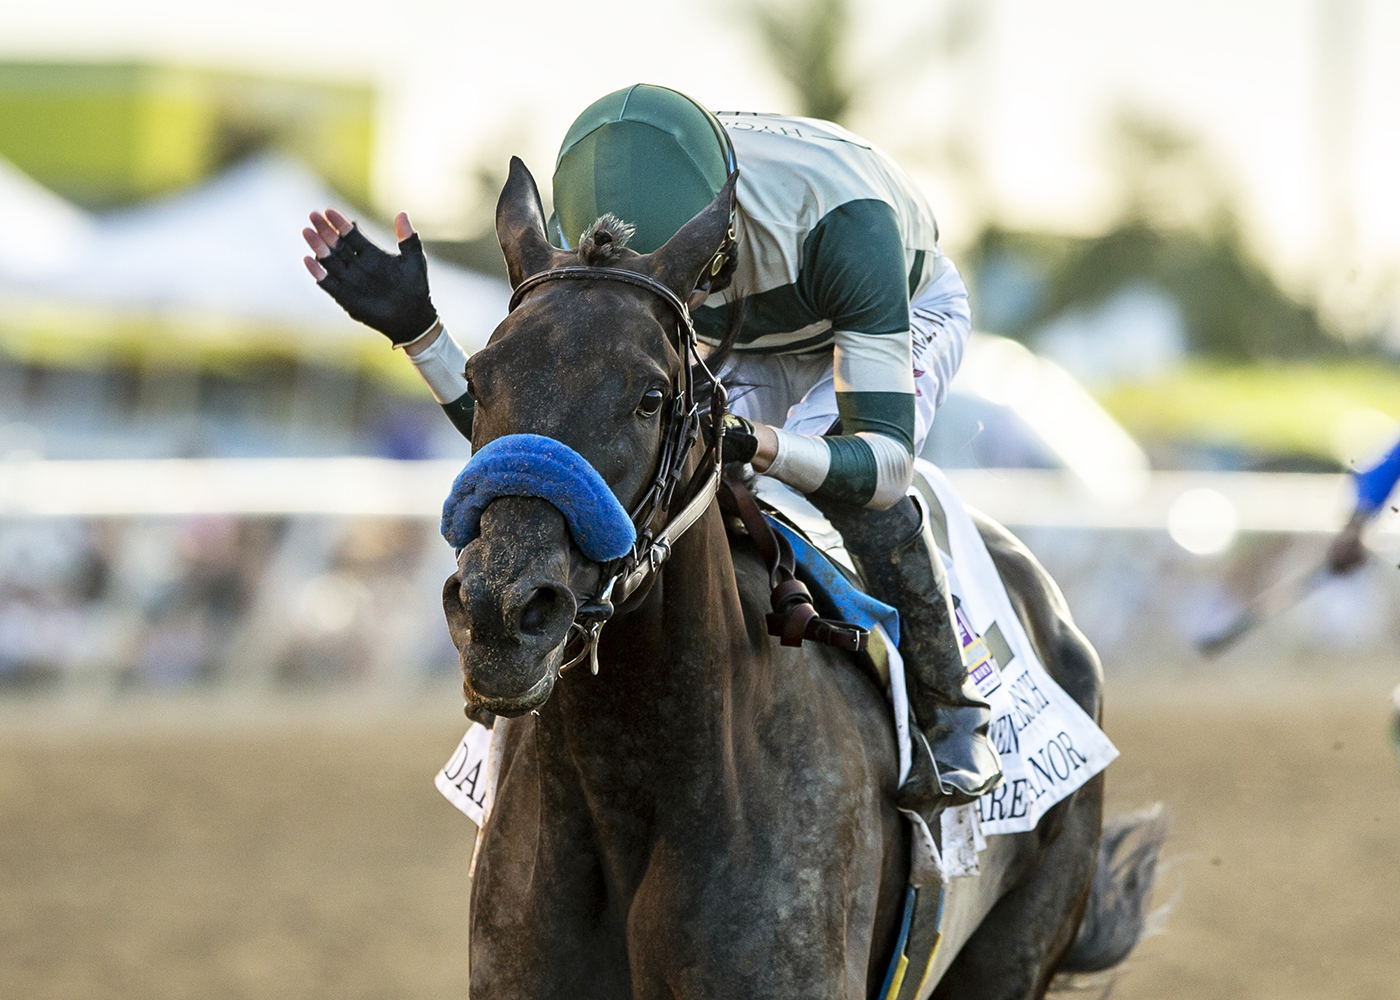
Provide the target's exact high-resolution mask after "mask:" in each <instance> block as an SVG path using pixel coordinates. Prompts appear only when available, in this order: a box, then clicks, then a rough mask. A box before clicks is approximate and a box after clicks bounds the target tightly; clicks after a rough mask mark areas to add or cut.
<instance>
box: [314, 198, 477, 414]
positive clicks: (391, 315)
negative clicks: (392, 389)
mask: <svg viewBox="0 0 1400 1000" xmlns="http://www.w3.org/2000/svg"><path fill="white" fill-rule="evenodd" d="M311 225H312V226H314V227H315V228H308V229H303V230H302V231H301V234H302V236H304V237H305V238H306V242H307V245H308V246H310V247H311V252H312V253H314V254H315V255H316V256H314V257H307V258H305V263H306V269H307V270H308V271H310V272H311V277H313V278H315V279H316V283H317V284H319V285H320V286H321V287H322V288H324V289H325V290H326V293H327V294H328V295H330V297H331V298H333V299H335V300H336V302H338V303H340V307H341V308H342V309H344V310H345V311H346V312H348V313H349V314H350V316H351V317H352V318H353V319H357V320H359V321H360V322H361V323H363V324H365V325H366V326H368V327H372V328H374V329H376V330H378V331H379V332H380V333H382V334H384V336H386V337H388V338H389V342H390V343H391V344H393V345H394V347H396V348H403V352H404V353H405V354H407V355H408V356H409V360H410V361H412V362H413V365H414V367H415V368H417V369H418V374H420V375H422V376H423V381H424V382H426V383H428V389H429V390H430V391H431V392H432V394H433V398H434V399H436V400H437V401H438V403H439V404H440V405H441V406H442V409H443V412H444V413H446V414H447V417H448V419H449V420H451V421H452V424H453V426H455V427H456V428H457V430H459V431H461V433H462V436H463V437H465V438H467V439H468V440H471V436H472V416H473V414H474V413H475V411H476V403H475V402H474V401H473V400H472V397H471V393H470V392H469V391H468V389H467V379H466V374H465V371H466V366H467V355H466V353H465V352H464V351H463V350H462V348H461V346H460V345H459V344H458V343H457V341H455V340H453V339H452V336H451V335H450V334H449V333H448V332H447V331H446V330H445V329H444V328H443V325H442V321H441V320H439V319H438V314H437V310H436V309H434V308H433V300H432V299H431V298H430V297H429V296H428V260H427V258H426V257H425V256H424V255H423V242H422V240H420V239H419V238H418V234H417V233H415V232H414V231H413V226H411V225H410V224H409V221H408V215H407V214H406V213H404V212H400V213H399V214H398V216H397V217H396V218H395V219H394V237H395V238H396V239H397V240H398V241H399V252H398V253H396V254H393V253H385V252H384V251H383V250H381V249H379V247H377V246H375V245H374V244H373V243H372V242H370V240H369V239H368V238H367V237H366V236H365V235H364V234H363V233H361V232H360V230H359V229H358V228H357V227H356V226H355V224H354V223H353V222H351V221H350V220H349V219H347V218H346V217H345V216H343V215H341V214H340V213H339V212H337V211H336V210H335V209H333V208H328V209H326V214H325V215H322V214H321V213H320V212H312V213H311Z"/></svg>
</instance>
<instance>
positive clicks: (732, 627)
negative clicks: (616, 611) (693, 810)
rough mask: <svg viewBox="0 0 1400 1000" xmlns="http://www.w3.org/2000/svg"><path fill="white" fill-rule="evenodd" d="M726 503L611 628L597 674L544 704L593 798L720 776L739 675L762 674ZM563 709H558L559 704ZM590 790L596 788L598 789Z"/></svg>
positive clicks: (577, 677) (569, 681) (656, 791)
mask: <svg viewBox="0 0 1400 1000" xmlns="http://www.w3.org/2000/svg"><path fill="white" fill-rule="evenodd" d="M748 650H749V644H748V642H747V641H746V638H745V624H744V614H743V610H742V608H741V606H740V594H739V588H738V584H737V583H736V580H735V574H734V564H733V561H732V559H731V557H730V553H729V543H728V539H727V537H726V535H725V530H724V522H723V519H722V517H721V515H720V513H719V509H718V505H712V506H711V508H710V510H709V511H708V512H707V513H706V514H705V515H704V516H703V517H702V518H701V519H700V520H699V521H697V522H696V524H695V525H694V526H693V527H692V528H691V529H690V531H688V532H687V533H686V534H685V535H683V536H682V537H681V538H680V539H679V540H678V541H677V542H676V544H675V547H674V549H673V554H672V556H671V559H670V561H669V562H668V563H667V565H666V567H665V569H664V570H663V572H662V577H661V579H660V580H659V581H658V582H657V584H656V586H655V588H654V589H653V592H652V593H651V594H650V595H649V596H648V597H647V598H646V600H644V601H643V603H642V604H641V606H639V607H638V608H637V609H636V610H634V611H632V612H631V613H629V614H627V615H624V616H622V617H620V618H618V619H616V620H614V621H612V622H610V623H609V624H608V625H607V627H606V629H605V630H604V633H603V643H602V645H601V648H600V655H599V665H600V669H599V674H598V676H597V677H592V676H589V674H588V673H587V671H586V670H583V669H581V668H575V670H573V671H570V673H569V675H566V682H565V683H563V684H561V685H560V690H559V691H557V692H556V699H557V701H556V700H551V702H550V704H549V706H547V707H546V709H545V710H542V716H543V718H542V719H541V720H540V721H541V724H544V725H549V726H553V727H558V729H559V731H560V734H561V735H562V736H563V738H564V741H565V745H567V746H568V747H569V750H570V753H569V758H570V760H569V762H568V764H567V765H565V766H567V767H568V768H569V769H570V770H571V771H573V772H574V773H575V774H576V775H577V778H578V780H579V781H580V782H582V783H583V784H584V785H585V786H586V789H587V790H588V791H590V792H597V793H598V794H597V795H594V794H590V796H589V798H590V800H591V801H594V802H601V801H604V800H605V799H606V798H607V796H608V794H610V793H615V794H622V793H624V792H625V794H622V797H623V798H625V799H626V800H627V801H628V802H630V803H637V802H640V801H647V802H648V806H647V808H652V807H653V806H654V805H655V804H656V802H655V797H657V796H659V797H661V798H664V797H665V796H666V795H667V794H669V793H671V792H674V791H675V789H676V782H678V781H683V782H685V783H686V784H687V785H690V786H692V787H693V786H694V785H696V784H697V783H698V784H700V785H705V784H707V783H708V782H710V781H712V780H718V775H719V774H720V772H722V771H723V761H724V759H725V757H726V756H727V751H726V749H725V748H726V747H727V746H728V745H729V739H730V732H729V727H730V726H732V725H733V724H734V717H733V703H734V698H733V695H734V687H735V685H734V680H735V676H736V674H738V673H740V672H742V671H744V670H745V669H746V668H748V669H750V670H751V669H752V668H753V667H754V664H753V663H752V662H751V661H752V659H753V658H752V656H751V655H750V654H749V653H748ZM551 708H552V709H553V711H550V710H549V709H551ZM589 786H591V787H589Z"/></svg>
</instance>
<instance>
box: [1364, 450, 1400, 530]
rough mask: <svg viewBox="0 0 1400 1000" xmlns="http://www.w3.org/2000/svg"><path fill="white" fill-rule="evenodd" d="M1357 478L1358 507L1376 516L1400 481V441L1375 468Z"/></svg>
mask: <svg viewBox="0 0 1400 1000" xmlns="http://www.w3.org/2000/svg"><path fill="white" fill-rule="evenodd" d="M1355 476H1356V506H1358V507H1359V508H1361V510H1362V512H1363V513H1365V514H1368V515H1369V514H1374V513H1375V512H1376V511H1378V510H1380V509H1381V507H1383V506H1384V505H1385V501H1386V498H1387V497H1389V496H1390V492H1391V490H1393V489H1395V483H1396V482H1397V481H1400V441H1396V442H1395V447H1394V448H1391V449H1390V452H1389V453H1388V454H1387V455H1386V456H1385V457H1384V458H1382V459H1381V460H1380V461H1379V462H1377V463H1376V464H1375V465H1374V466H1372V467H1371V468H1369V469H1367V470H1366V471H1365V472H1357V473H1355Z"/></svg>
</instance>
